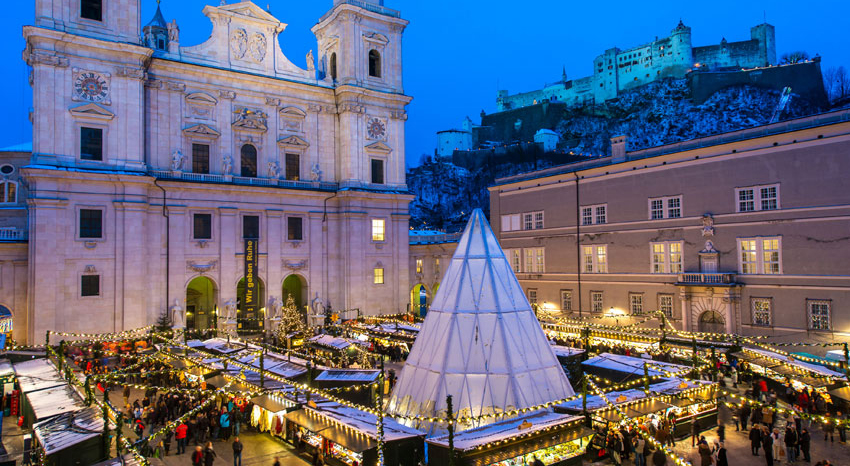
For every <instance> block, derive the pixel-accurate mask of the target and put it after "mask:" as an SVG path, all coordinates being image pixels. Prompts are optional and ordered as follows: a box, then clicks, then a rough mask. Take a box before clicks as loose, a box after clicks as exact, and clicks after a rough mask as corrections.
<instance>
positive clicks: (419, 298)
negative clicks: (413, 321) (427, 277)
mask: <svg viewBox="0 0 850 466" xmlns="http://www.w3.org/2000/svg"><path fill="white" fill-rule="evenodd" d="M430 303H431V294H430V293H429V292H428V288H427V287H426V286H425V285H423V284H421V283H418V284H416V286H414V287H413V289H412V290H410V310H411V312H413V314H414V315H418V316H420V317H424V316H425V314H427V313H428V305H429V304H430Z"/></svg>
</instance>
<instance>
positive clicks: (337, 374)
mask: <svg viewBox="0 0 850 466" xmlns="http://www.w3.org/2000/svg"><path fill="white" fill-rule="evenodd" d="M380 375H381V371H379V370H374V369H327V370H324V371H322V372H321V373H320V374H319V375H317V376H316V378H315V379H314V381H315V384H316V386H317V387H319V388H322V389H329V388H343V387H348V388H349V390H342V391H341V392H340V393H339V394H338V396H339V397H340V398H343V399H345V400H348V401H350V402H352V403H357V404H364V405H369V406H371V405H372V401H373V400H374V399H375V386H374V385H369V384H374V383H375V382H377V380H378V377H379V376H380Z"/></svg>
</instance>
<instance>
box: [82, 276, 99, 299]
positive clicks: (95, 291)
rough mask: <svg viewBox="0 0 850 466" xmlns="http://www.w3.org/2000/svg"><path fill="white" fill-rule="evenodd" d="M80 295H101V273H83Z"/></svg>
mask: <svg viewBox="0 0 850 466" xmlns="http://www.w3.org/2000/svg"><path fill="white" fill-rule="evenodd" d="M80 296H83V297H85V296H100V275H83V276H82V277H81V280H80Z"/></svg>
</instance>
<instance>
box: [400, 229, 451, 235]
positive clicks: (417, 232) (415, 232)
mask: <svg viewBox="0 0 850 466" xmlns="http://www.w3.org/2000/svg"><path fill="white" fill-rule="evenodd" d="M409 234H410V236H433V235H445V234H446V232H444V231H439V230H410V232H409Z"/></svg>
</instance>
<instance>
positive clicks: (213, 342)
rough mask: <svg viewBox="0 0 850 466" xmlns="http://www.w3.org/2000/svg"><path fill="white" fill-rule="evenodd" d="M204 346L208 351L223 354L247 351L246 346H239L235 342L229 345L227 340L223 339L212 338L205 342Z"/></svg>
mask: <svg viewBox="0 0 850 466" xmlns="http://www.w3.org/2000/svg"><path fill="white" fill-rule="evenodd" d="M204 346H205V347H206V348H207V349H208V350H212V351H216V352H219V353H221V354H231V353H237V352H239V351H242V350H244V349H245V345H244V344H237V343H235V342H230V343H228V342H227V340H225V339H223V338H211V339H209V340H207V341H205V342H204Z"/></svg>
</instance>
